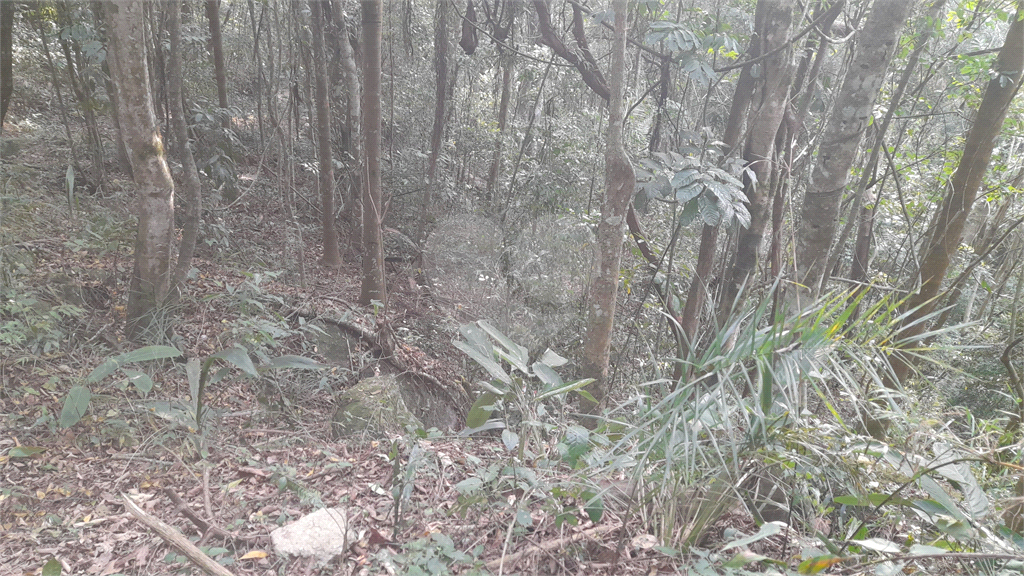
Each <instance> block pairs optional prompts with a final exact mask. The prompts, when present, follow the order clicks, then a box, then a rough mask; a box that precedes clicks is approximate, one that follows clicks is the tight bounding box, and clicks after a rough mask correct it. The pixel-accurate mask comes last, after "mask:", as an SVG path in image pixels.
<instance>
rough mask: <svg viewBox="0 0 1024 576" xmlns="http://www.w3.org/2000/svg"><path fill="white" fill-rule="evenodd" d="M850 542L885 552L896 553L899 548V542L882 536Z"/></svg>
mask: <svg viewBox="0 0 1024 576" xmlns="http://www.w3.org/2000/svg"><path fill="white" fill-rule="evenodd" d="M850 542H851V543H853V544H856V545H858V546H861V547H863V548H867V549H868V550H874V551H875V552H885V553H886V554H898V553H899V552H900V550H901V548H900V545H899V544H897V543H895V542H892V541H890V540H886V539H884V538H867V539H864V540H851V541H850Z"/></svg>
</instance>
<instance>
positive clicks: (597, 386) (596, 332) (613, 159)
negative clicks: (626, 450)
mask: <svg viewBox="0 0 1024 576" xmlns="http://www.w3.org/2000/svg"><path fill="white" fill-rule="evenodd" d="M612 11H613V12H614V13H615V32H614V34H613V36H612V49H611V65H610V69H609V75H610V77H611V82H610V85H609V87H608V90H609V99H608V133H607V141H606V145H605V187H606V188H605V200H604V205H603V206H602V208H601V221H600V222H599V223H598V226H597V242H596V244H595V246H594V279H593V281H592V283H591V286H590V306H589V309H588V314H587V335H586V338H585V339H584V343H583V366H582V368H583V376H584V377H585V378H594V380H595V382H594V384H593V385H592V386H591V387H590V388H589V390H590V392H591V394H592V395H593V396H594V398H595V399H596V400H597V402H596V403H595V402H591V401H590V400H588V399H586V398H582V399H581V403H582V408H583V411H584V412H586V413H589V414H597V413H598V412H599V410H600V408H601V403H602V400H603V399H604V397H605V395H606V394H607V391H608V364H609V356H610V354H611V337H612V328H613V327H614V323H615V305H616V299H617V296H618V289H619V265H620V263H621V259H622V232H623V225H624V224H625V220H626V211H627V209H628V207H629V202H630V200H631V199H632V198H633V189H634V187H635V185H636V174H635V173H634V171H633V165H632V164H630V161H629V156H628V155H627V154H626V149H625V147H624V145H623V141H622V127H623V123H624V120H625V117H624V116H625V106H624V104H625V102H624V97H623V87H624V86H623V85H624V83H625V73H626V27H627V25H628V22H627V18H628V12H627V2H626V0H613V2H612ZM589 420H590V421H589V422H588V424H591V425H593V424H595V423H596V422H595V421H594V420H593V419H589Z"/></svg>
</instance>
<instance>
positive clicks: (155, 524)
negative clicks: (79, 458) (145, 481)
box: [121, 493, 235, 576]
mask: <svg viewBox="0 0 1024 576" xmlns="http://www.w3.org/2000/svg"><path fill="white" fill-rule="evenodd" d="M121 500H122V501H123V502H124V506H125V508H127V509H128V511H129V512H131V514H132V516H135V519H136V520H138V521H139V522H142V523H143V524H145V525H146V526H147V527H149V529H150V530H152V531H153V532H156V533H157V535H158V536H160V537H161V538H163V539H164V542H167V543H168V544H170V545H171V546H173V547H175V548H177V549H178V550H180V551H181V553H182V554H184V555H185V557H187V558H188V559H189V560H190V561H191V562H192V564H194V565H196V566H197V567H198V568H200V569H201V570H202V571H203V572H206V573H207V574H212V575H213V576H235V575H234V574H233V573H232V572H231V571H229V570H228V569H227V568H225V567H223V566H221V565H220V564H218V563H217V562H216V561H215V560H214V559H213V558H210V557H209V556H207V555H206V554H204V553H203V551H202V550H200V549H199V548H198V547H196V545H195V544H193V543H191V542H189V541H188V538H185V536H184V535H183V534H182V533H181V532H179V531H178V530H177V529H176V528H174V527H173V526H171V525H170V524H167V523H165V522H164V521H162V520H160V519H159V518H156V517H155V516H151V515H150V514H148V513H146V512H145V511H143V510H142V508H139V506H138V505H137V504H135V502H132V500H131V498H129V497H128V495H127V494H124V493H122V494H121Z"/></svg>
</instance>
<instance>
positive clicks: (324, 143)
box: [309, 0, 341, 270]
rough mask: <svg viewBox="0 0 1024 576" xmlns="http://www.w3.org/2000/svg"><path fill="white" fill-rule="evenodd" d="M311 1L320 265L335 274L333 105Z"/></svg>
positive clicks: (318, 12)
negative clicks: (321, 247)
mask: <svg viewBox="0 0 1024 576" xmlns="http://www.w3.org/2000/svg"><path fill="white" fill-rule="evenodd" d="M325 8H327V6H325V5H324V3H323V2H318V1H316V0H310V1H309V10H310V12H312V23H313V30H312V32H313V42H312V44H313V75H314V76H315V82H316V95H315V97H316V133H317V163H318V164H319V170H318V171H317V173H318V175H319V183H320V208H321V224H322V226H323V230H324V257H323V259H322V260H320V263H321V264H323V265H324V266H326V267H328V268H333V269H335V270H337V269H339V268H341V252H340V250H339V249H338V232H337V230H336V229H335V228H334V158H333V154H332V153H331V102H330V98H329V97H328V94H327V92H328V90H327V54H326V51H325V50H324V9H325Z"/></svg>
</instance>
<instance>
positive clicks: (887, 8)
mask: <svg viewBox="0 0 1024 576" xmlns="http://www.w3.org/2000/svg"><path fill="white" fill-rule="evenodd" d="M913 7H914V2H908V1H907V0H875V2H874V4H872V6H871V13H870V14H869V15H868V20H867V23H866V24H865V25H864V28H863V29H862V30H861V31H860V33H859V38H858V40H857V45H856V48H855V51H856V52H855V55H854V57H853V62H852V63H851V64H850V71H849V72H847V74H846V78H845V79H844V80H843V87H842V88H841V89H840V92H839V97H838V99H837V100H836V104H835V107H834V108H833V111H832V115H831V117H830V118H829V123H828V126H827V127H826V129H825V135H824V137H823V142H822V145H821V148H820V150H819V151H818V161H817V163H816V164H815V166H814V171H813V172H812V174H811V183H810V186H809V187H808V189H807V194H806V196H805V197H804V201H803V204H802V206H803V208H802V210H801V218H800V227H799V232H798V234H797V246H796V248H797V249H796V280H797V289H796V290H793V291H791V293H792V294H794V295H795V296H797V298H796V299H795V302H794V303H795V304H796V306H797V308H798V309H799V307H800V306H806V305H808V304H809V303H810V300H811V299H813V298H814V297H816V296H817V295H818V293H819V289H820V287H821V286H822V284H823V280H824V279H825V278H827V277H828V271H827V270H826V269H825V265H826V263H827V261H828V255H829V249H830V248H831V247H832V240H833V237H834V235H835V231H836V222H837V221H838V218H839V202H840V201H841V200H842V197H843V192H844V191H845V190H846V182H847V179H848V177H849V174H850V168H851V167H852V166H853V161H854V159H855V158H856V156H857V151H858V150H859V148H860V141H861V138H862V136H863V134H864V131H865V130H866V129H867V127H868V124H869V123H870V121H871V118H872V111H873V109H874V105H875V100H876V98H877V97H878V92H879V89H880V88H881V87H882V82H883V81H884V80H885V77H886V71H887V70H888V68H889V61H890V60H891V59H892V55H893V52H894V51H895V48H896V46H897V44H898V43H899V39H900V31H901V30H902V29H903V25H904V24H905V23H906V21H907V18H909V17H910V12H911V10H912V9H913ZM801 300H802V301H801Z"/></svg>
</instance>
